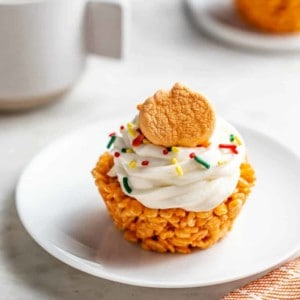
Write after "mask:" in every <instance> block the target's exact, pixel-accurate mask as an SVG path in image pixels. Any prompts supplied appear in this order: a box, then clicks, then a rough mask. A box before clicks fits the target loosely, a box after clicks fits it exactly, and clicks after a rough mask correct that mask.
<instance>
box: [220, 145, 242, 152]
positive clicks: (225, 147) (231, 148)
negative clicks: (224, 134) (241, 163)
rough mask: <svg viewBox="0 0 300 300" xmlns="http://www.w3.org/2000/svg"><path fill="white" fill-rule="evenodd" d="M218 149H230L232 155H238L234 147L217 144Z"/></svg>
mask: <svg viewBox="0 0 300 300" xmlns="http://www.w3.org/2000/svg"><path fill="white" fill-rule="evenodd" d="M219 148H221V149H230V150H231V151H232V152H233V153H234V154H238V151H237V150H236V145H231V144H229V145H228V144H219Z"/></svg>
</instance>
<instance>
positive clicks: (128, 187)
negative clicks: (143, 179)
mask: <svg viewBox="0 0 300 300" xmlns="http://www.w3.org/2000/svg"><path fill="white" fill-rule="evenodd" d="M123 186H124V189H125V191H126V192H127V193H128V194H130V193H131V192H132V188H131V187H130V186H129V184H128V178H127V177H123Z"/></svg>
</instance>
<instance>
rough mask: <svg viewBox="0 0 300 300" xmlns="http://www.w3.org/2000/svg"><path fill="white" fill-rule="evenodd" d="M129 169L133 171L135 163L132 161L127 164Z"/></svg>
mask: <svg viewBox="0 0 300 300" xmlns="http://www.w3.org/2000/svg"><path fill="white" fill-rule="evenodd" d="M128 166H129V168H130V169H134V168H135V167H136V161H135V160H132V161H131V162H130V163H129V164H128Z"/></svg>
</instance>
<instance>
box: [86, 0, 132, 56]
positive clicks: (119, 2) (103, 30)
mask: <svg viewBox="0 0 300 300" xmlns="http://www.w3.org/2000/svg"><path fill="white" fill-rule="evenodd" d="M128 11H129V9H128V2H127V1H126V0H90V1H88V3H87V12H86V22H87V23H86V24H87V32H86V43H87V45H86V47H87V51H88V52H89V53H91V54H96V55H102V56H109V57H115V58H121V57H124V56H125V52H126V41H127V37H126V35H127V33H128V28H127V27H128Z"/></svg>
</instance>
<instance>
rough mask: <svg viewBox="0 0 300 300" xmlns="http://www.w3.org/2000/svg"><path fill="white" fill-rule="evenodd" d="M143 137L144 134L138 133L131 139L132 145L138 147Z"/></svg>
mask: <svg viewBox="0 0 300 300" xmlns="http://www.w3.org/2000/svg"><path fill="white" fill-rule="evenodd" d="M143 139H144V135H143V134H142V133H140V134H139V135H138V136H137V137H136V138H135V139H134V140H133V141H132V146H134V147H138V146H139V145H140V144H141V143H142V142H143Z"/></svg>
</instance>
